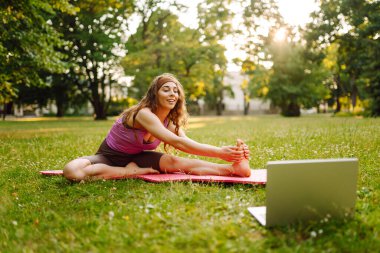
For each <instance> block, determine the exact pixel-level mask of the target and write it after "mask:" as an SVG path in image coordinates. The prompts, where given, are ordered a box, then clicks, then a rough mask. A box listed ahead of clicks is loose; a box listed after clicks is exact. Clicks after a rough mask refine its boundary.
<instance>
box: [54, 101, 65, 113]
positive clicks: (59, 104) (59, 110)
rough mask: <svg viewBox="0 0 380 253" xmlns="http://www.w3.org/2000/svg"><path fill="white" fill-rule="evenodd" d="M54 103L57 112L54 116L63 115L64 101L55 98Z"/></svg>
mask: <svg viewBox="0 0 380 253" xmlns="http://www.w3.org/2000/svg"><path fill="white" fill-rule="evenodd" d="M55 104H56V106H57V114H56V116H57V117H59V118H61V117H63V115H64V114H65V106H64V102H63V101H62V100H61V99H57V98H56V100H55Z"/></svg>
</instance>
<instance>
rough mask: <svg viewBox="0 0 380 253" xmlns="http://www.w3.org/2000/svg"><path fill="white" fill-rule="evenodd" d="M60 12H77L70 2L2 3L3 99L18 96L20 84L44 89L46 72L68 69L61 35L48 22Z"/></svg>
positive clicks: (0, 58) (0, 57)
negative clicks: (61, 50) (61, 48)
mask: <svg viewBox="0 0 380 253" xmlns="http://www.w3.org/2000/svg"><path fill="white" fill-rule="evenodd" d="M57 11H60V12H62V13H66V14H67V15H73V14H75V12H76V11H77V9H76V8H75V7H73V6H72V5H71V4H70V3H69V1H67V0H53V1H47V0H41V1H27V0H20V1H2V2H1V4H0V16H1V19H0V24H1V25H0V73H1V74H0V89H2V90H3V92H1V93H0V96H1V97H0V100H2V101H3V102H4V101H9V100H10V99H12V98H15V97H16V96H17V89H16V85H24V86H33V85H34V86H38V85H40V86H43V85H44V80H43V79H42V78H41V73H42V72H49V73H60V72H63V71H64V70H65V62H64V61H62V59H63V57H64V55H63V54H62V53H60V52H59V51H57V50H56V47H59V46H61V45H62V43H63V41H62V40H61V39H60V35H59V33H57V31H56V30H55V29H54V27H53V26H52V25H51V23H49V22H47V21H48V20H49V18H50V17H51V16H52V15H55V13H56V12H57Z"/></svg>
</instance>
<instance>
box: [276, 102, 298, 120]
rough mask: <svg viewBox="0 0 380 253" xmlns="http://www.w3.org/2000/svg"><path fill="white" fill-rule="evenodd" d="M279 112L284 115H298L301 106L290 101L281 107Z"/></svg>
mask: <svg viewBox="0 0 380 253" xmlns="http://www.w3.org/2000/svg"><path fill="white" fill-rule="evenodd" d="M281 114H282V115H283V116H286V117H299V116H300V115H301V108H300V106H299V105H298V104H296V103H294V102H290V103H289V104H288V105H285V106H283V107H281Z"/></svg>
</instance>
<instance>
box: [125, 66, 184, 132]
mask: <svg viewBox="0 0 380 253" xmlns="http://www.w3.org/2000/svg"><path fill="white" fill-rule="evenodd" d="M168 82H173V83H175V84H176V85H177V88H178V100H177V103H176V105H175V106H174V108H173V109H171V110H170V112H169V115H168V119H169V120H170V121H171V122H172V123H173V124H174V126H175V133H176V134H177V135H178V131H179V128H180V127H184V126H186V123H187V117H188V114H187V110H186V100H185V93H184V90H183V87H182V84H181V83H180V82H179V81H178V80H177V78H175V76H174V75H172V74H169V73H164V74H162V75H159V76H157V77H156V78H154V79H153V81H152V83H151V84H150V86H149V89H148V91H147V92H146V94H145V96H144V97H143V98H142V99H141V101H140V102H139V103H138V104H137V105H134V106H132V107H131V108H128V109H126V110H125V111H124V112H123V113H122V114H121V116H122V117H123V125H124V126H127V125H128V121H129V119H130V118H131V117H132V119H133V120H132V124H133V125H132V127H134V125H135V120H136V115H137V113H138V112H139V111H140V110H141V109H142V108H145V107H148V108H150V109H151V110H152V112H153V113H155V112H156V111H157V109H158V98H157V93H158V91H159V89H160V88H161V87H162V85H164V84H165V83H168Z"/></svg>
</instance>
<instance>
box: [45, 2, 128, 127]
mask: <svg viewBox="0 0 380 253" xmlns="http://www.w3.org/2000/svg"><path fill="white" fill-rule="evenodd" d="M76 6H77V7H78V8H80V12H79V13H78V14H77V15H76V16H70V15H67V14H66V13H60V15H58V16H57V17H56V18H54V19H52V21H53V23H54V25H55V26H56V27H58V29H59V30H60V31H61V32H62V34H63V38H64V39H65V40H67V41H69V42H70V43H68V44H67V45H65V46H64V47H63V52H64V53H65V54H66V55H67V57H68V59H67V61H68V62H69V63H70V68H69V71H68V72H66V73H65V75H64V77H65V78H67V79H68V80H70V81H68V82H66V84H68V85H71V84H70V83H72V84H75V85H76V87H77V88H78V89H79V90H80V91H81V93H82V94H83V95H84V96H85V97H86V98H87V99H88V100H89V101H90V103H91V105H92V106H93V108H94V112H95V119H96V120H101V119H106V118H107V109H108V106H109V103H110V100H111V92H112V88H113V87H114V86H115V85H116V84H117V80H116V75H115V72H116V71H115V69H116V68H117V66H118V64H119V59H120V51H122V50H123V49H124V46H123V45H124V43H123V34H124V32H125V29H127V18H128V17H129V16H130V15H131V13H132V10H133V9H132V7H133V6H132V2H131V1H122V0H120V1H116V0H108V1H101V2H99V1H90V0H87V1H80V2H77V3H76ZM123 29H124V30H123ZM59 78H60V79H62V78H63V77H58V79H59ZM64 87H65V86H61V87H60V88H64ZM70 87H71V86H69V87H68V90H70V89H71V88H70ZM57 88H58V87H57ZM57 90H58V91H60V89H57ZM57 99H58V98H57ZM58 103H59V101H58Z"/></svg>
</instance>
